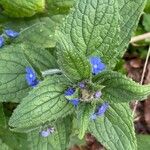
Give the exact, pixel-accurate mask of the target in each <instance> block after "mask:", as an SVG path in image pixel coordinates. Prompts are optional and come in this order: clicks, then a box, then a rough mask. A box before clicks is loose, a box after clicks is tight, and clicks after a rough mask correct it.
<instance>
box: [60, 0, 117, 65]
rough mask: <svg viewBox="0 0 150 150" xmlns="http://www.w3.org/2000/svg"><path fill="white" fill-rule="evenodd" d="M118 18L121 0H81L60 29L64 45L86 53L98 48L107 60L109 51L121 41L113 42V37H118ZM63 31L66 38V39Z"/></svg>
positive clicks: (62, 45) (62, 44)
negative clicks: (119, 0)
mask: <svg viewBox="0 0 150 150" xmlns="http://www.w3.org/2000/svg"><path fill="white" fill-rule="evenodd" d="M118 19H119V14H118V2H117V0H110V1H105V0H95V1H92V0H83V1H81V0H77V3H76V6H75V9H74V10H73V11H72V12H71V14H70V15H69V16H68V17H67V19H66V21H65V22H64V24H63V26H62V28H61V31H60V32H58V36H59V37H58V38H59V42H60V43H61V47H62V48H65V49H67V48H72V49H77V50H78V51H82V52H84V53H85V54H86V55H90V54H92V53H93V52H94V53H95V52H96V54H99V55H100V56H101V57H102V59H103V61H104V62H105V63H107V62H108V59H107V58H108V56H106V53H108V52H109V51H110V47H111V49H113V48H114V47H116V45H117V44H116V43H113V45H112V41H113V40H114V38H115V39H118V35H117V33H118V32H119V26H118V24H119V23H118ZM63 35H65V36H66V40H65V39H63V40H62V38H63ZM68 44H69V45H70V47H69V46H68Z"/></svg>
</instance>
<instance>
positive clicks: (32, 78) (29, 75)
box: [26, 67, 39, 87]
mask: <svg viewBox="0 0 150 150" xmlns="http://www.w3.org/2000/svg"><path fill="white" fill-rule="evenodd" d="M26 81H27V83H28V85H29V86H31V87H35V86H36V85H37V84H38V83H39V81H38V80H37V78H36V74H35V72H34V70H33V69H32V68H31V67H26Z"/></svg>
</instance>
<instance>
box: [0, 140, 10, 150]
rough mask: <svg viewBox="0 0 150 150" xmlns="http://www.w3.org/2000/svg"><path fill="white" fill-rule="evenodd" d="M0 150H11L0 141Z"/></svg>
mask: <svg viewBox="0 0 150 150" xmlns="http://www.w3.org/2000/svg"><path fill="white" fill-rule="evenodd" d="M0 148H1V150H12V149H11V148H10V147H9V146H8V145H7V144H5V143H3V142H2V140H1V139H0Z"/></svg>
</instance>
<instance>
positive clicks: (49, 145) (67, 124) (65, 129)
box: [28, 116, 72, 150]
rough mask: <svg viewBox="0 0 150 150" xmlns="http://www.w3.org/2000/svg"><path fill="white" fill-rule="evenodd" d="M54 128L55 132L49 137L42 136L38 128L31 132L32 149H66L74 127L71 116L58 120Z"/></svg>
mask: <svg viewBox="0 0 150 150" xmlns="http://www.w3.org/2000/svg"><path fill="white" fill-rule="evenodd" d="M54 129H55V131H54V133H52V134H51V135H49V136H48V137H47V138H44V137H42V136H41V135H40V134H39V131H37V130H36V131H32V132H31V133H29V134H28V141H29V143H30V150H50V149H52V150H66V149H67V146H68V143H69V140H70V139H69V138H70V134H71V129H72V119H71V118H70V116H68V117H67V118H64V119H60V120H58V121H57V122H56V124H55V125H54Z"/></svg>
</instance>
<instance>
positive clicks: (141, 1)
mask: <svg viewBox="0 0 150 150" xmlns="http://www.w3.org/2000/svg"><path fill="white" fill-rule="evenodd" d="M117 1H118V4H119V5H118V7H119V14H120V18H119V26H120V32H119V36H120V39H119V41H118V43H119V46H118V48H117V49H112V51H111V53H109V59H110V60H109V61H110V63H111V64H112V66H115V65H116V62H117V61H118V60H119V59H120V58H121V57H122V56H123V54H124V53H125V51H126V48H125V47H127V45H128V43H129V41H130V38H131V35H132V33H133V30H134V29H135V28H136V26H137V23H138V21H139V17H140V15H141V14H142V11H143V9H144V6H145V2H146V0H134V1H133V0H117ZM114 42H116V40H115V39H114Z"/></svg>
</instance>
